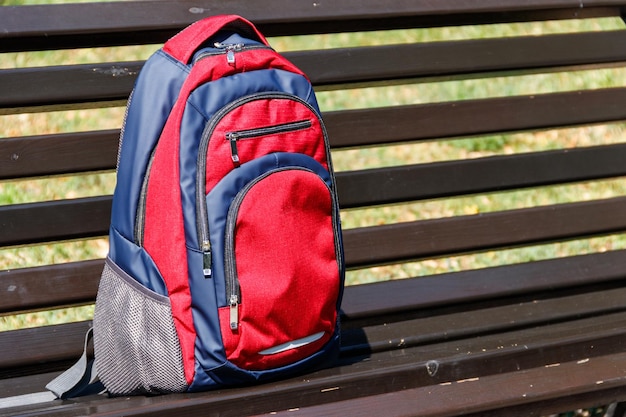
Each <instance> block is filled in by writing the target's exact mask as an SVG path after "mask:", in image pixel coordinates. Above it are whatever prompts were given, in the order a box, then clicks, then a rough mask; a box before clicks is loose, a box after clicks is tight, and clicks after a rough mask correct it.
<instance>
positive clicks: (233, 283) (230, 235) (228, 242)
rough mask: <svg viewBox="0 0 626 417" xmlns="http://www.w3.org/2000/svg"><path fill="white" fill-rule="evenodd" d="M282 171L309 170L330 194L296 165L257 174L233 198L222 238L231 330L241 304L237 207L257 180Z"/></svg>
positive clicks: (334, 209)
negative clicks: (237, 251)
mask: <svg viewBox="0 0 626 417" xmlns="http://www.w3.org/2000/svg"><path fill="white" fill-rule="evenodd" d="M284 171H304V172H309V173H311V174H313V175H315V176H316V177H318V178H319V179H320V181H321V182H322V183H323V184H324V185H325V186H326V188H327V189H328V192H329V193H330V194H331V195H332V190H331V189H330V187H329V186H328V184H326V182H325V181H324V180H323V179H322V178H320V177H319V175H318V174H317V173H315V172H314V171H312V170H310V169H308V168H304V167H298V166H287V167H281V168H276V169H273V170H271V171H267V172H265V173H263V174H262V175H260V176H258V177H257V178H255V179H254V180H252V181H250V182H249V183H248V184H246V185H245V187H243V188H242V189H241V190H239V192H238V193H237V195H235V198H234V199H233V201H232V203H231V205H230V208H229V209H228V214H227V215H226V226H225V238H224V275H225V277H224V281H225V288H226V300H228V306H229V322H230V328H231V330H237V328H238V327H239V304H241V301H242V300H241V288H240V286H239V276H238V274H237V261H236V259H235V229H236V226H237V216H238V213H239V208H240V207H241V203H242V202H243V200H244V199H245V198H246V195H247V194H248V192H249V191H250V189H252V187H254V186H255V185H256V184H258V183H259V182H261V181H263V180H264V179H266V178H267V177H269V176H270V175H272V174H276V173H278V172H284ZM336 203H337V202H336V200H335V199H331V210H332V222H333V231H334V233H333V235H334V236H335V238H334V240H335V241H334V245H335V251H337V248H338V244H339V242H338V232H339V231H338V230H337V228H336V224H337V206H336ZM337 262H338V263H339V262H341V260H340V259H339V258H337Z"/></svg>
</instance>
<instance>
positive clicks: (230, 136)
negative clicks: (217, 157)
mask: <svg viewBox="0 0 626 417" xmlns="http://www.w3.org/2000/svg"><path fill="white" fill-rule="evenodd" d="M226 139H227V140H228V141H230V158H231V159H232V160H233V165H235V168H239V166H240V165H241V162H240V161H239V151H238V150H237V140H238V139H239V136H237V134H236V133H227V134H226Z"/></svg>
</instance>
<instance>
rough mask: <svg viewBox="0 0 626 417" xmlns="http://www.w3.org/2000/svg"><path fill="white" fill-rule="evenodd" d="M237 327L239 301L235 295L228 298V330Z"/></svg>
mask: <svg viewBox="0 0 626 417" xmlns="http://www.w3.org/2000/svg"><path fill="white" fill-rule="evenodd" d="M237 327H239V299H238V297H237V295H236V294H231V296H230V329H231V330H237Z"/></svg>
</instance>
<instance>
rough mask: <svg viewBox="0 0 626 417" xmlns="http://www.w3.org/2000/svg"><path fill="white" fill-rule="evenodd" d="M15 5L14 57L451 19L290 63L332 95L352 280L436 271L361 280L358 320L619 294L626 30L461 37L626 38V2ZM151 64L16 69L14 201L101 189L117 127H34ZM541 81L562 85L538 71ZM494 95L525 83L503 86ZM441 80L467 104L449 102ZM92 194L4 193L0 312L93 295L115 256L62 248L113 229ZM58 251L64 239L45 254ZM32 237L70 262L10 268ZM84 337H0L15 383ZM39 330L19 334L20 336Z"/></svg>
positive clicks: (9, 113)
mask: <svg viewBox="0 0 626 417" xmlns="http://www.w3.org/2000/svg"><path fill="white" fill-rule="evenodd" d="M270 4H271V5H270ZM2 9H3V10H2V13H0V27H1V28H3V30H2V31H0V53H9V52H18V51H41V50H65V49H71V48H93V47H108V46H120V45H137V44H156V45H157V46H155V47H154V49H156V48H157V47H158V44H160V43H162V42H163V41H164V40H166V39H167V38H168V37H169V36H171V35H173V34H174V33H176V32H177V31H178V30H180V29H181V28H183V27H184V26H186V25H187V24H189V23H191V22H193V21H195V20H197V19H199V18H201V17H204V16H206V15H208V14H218V13H238V14H242V15H244V16H245V17H247V18H249V19H250V20H252V21H253V22H255V23H256V24H257V25H258V27H259V28H260V30H261V31H262V32H263V33H264V34H266V35H267V36H269V37H275V36H289V37H291V36H296V35H318V34H333V33H343V32H356V31H359V32H370V31H374V30H380V31H385V30H397V29H402V30H404V29H407V30H408V29H410V28H412V29H413V28H423V27H428V28H450V29H449V30H448V31H447V32H446V31H444V29H440V32H438V33H439V34H440V36H441V37H442V39H441V40H440V41H437V42H422V41H418V40H419V36H422V35H420V33H421V32H419V31H414V32H411V34H410V36H409V40H408V41H407V42H406V43H403V44H390V43H388V42H386V37H387V36H389V38H390V39H392V38H393V37H392V36H390V35H389V34H387V33H386V32H380V33H377V34H376V35H372V36H370V37H369V39H370V42H372V40H374V41H375V42H372V43H373V44H372V45H370V46H350V47H342V48H323V47H321V46H320V47H318V45H317V42H318V40H319V39H321V38H316V37H313V38H311V39H312V40H310V41H307V43H309V42H310V43H312V44H313V49H309V50H302V51H291V52H286V53H285V55H286V56H287V57H288V58H289V59H291V60H292V61H293V62H294V63H295V64H296V65H297V66H299V67H300V68H302V69H303V70H304V71H305V72H306V73H307V74H308V75H309V77H310V78H311V80H312V82H313V84H314V85H315V87H316V90H317V91H319V92H320V93H321V94H322V96H324V94H326V97H327V98H326V99H325V100H326V101H322V106H323V107H324V105H326V106H327V107H326V108H325V109H324V108H323V110H326V111H325V114H324V117H325V120H326V123H327V127H328V131H329V136H330V140H331V145H332V147H333V150H334V152H335V153H336V156H335V159H336V164H337V165H338V168H339V170H340V172H339V173H338V174H337V181H338V188H339V193H340V196H339V198H340V204H341V206H342V209H343V210H344V214H343V216H344V227H345V231H344V242H345V247H346V249H345V251H346V262H347V265H348V268H349V269H350V270H351V272H350V274H349V280H350V283H351V284H358V283H361V282H365V281H371V280H380V279H386V278H390V277H391V278H403V277H411V276H418V275H421V276H425V277H424V278H421V279H416V280H407V281H406V282H405V283H403V284H402V286H399V287H398V290H397V291H396V292H385V293H384V294H381V295H380V297H376V296H371V297H369V298H364V297H360V298H359V297H353V296H352V295H353V294H358V293H359V292H360V291H366V290H365V288H371V287H369V286H367V285H361V286H357V285H355V286H353V287H352V288H349V289H348V290H347V291H346V302H345V305H344V315H345V316H346V318H347V319H354V320H357V319H365V318H364V317H374V316H375V315H378V316H379V317H380V316H381V315H383V314H393V313H394V311H399V310H400V309H401V308H406V306H411V308H413V309H416V310H420V309H424V310H425V309H437V308H441V309H445V308H449V307H450V306H453V305H457V304H459V303H469V302H483V303H485V302H489V303H498V300H500V299H504V298H507V297H512V296H514V297H520V298H523V297H528V298H531V297H537V294H541V293H542V292H544V291H548V290H549V291H570V292H571V291H576V289H577V288H586V287H589V286H598V287H602V286H611V285H616V284H615V282H616V280H617V279H620V278H622V277H623V276H624V274H625V272H626V250H624V249H623V248H624V247H626V238H625V237H624V236H623V234H624V232H625V231H626V197H624V196H625V195H626V194H625V193H624V191H625V190H626V187H625V185H626V184H625V183H624V182H623V180H619V178H620V177H622V176H625V175H626V164H625V163H624V161H625V160H626V144H624V143H623V142H624V141H623V138H624V136H625V135H624V134H625V125H624V122H625V121H626V106H625V105H624V103H626V84H625V83H624V79H625V78H624V68H623V65H624V63H625V62H626V30H624V29H623V28H622V29H621V30H619V29H616V30H608V31H606V30H598V31H584V32H578V31H576V32H573V33H555V34H544V35H541V36H533V35H532V34H527V35H519V36H514V37H507V38H482V37H480V35H479V37H476V38H473V39H465V38H464V37H461V38H455V31H457V29H456V28H458V30H459V31H460V30H461V29H460V28H461V27H463V26H466V25H476V24H483V23H504V24H507V25H511V26H514V25H515V24H516V23H517V22H532V21H549V20H562V19H572V18H575V19H583V20H584V19H591V18H594V19H597V18H607V20H606V21H607V22H610V24H612V25H615V27H616V28H618V27H619V24H620V22H621V21H619V17H620V15H622V14H623V13H624V10H626V2H624V1H588V2H585V6H584V7H582V3H580V4H579V2H577V1H565V0H560V1H559V0H554V1H549V2H546V1H545V0H536V1H527V2H523V3H520V2H515V1H493V2H488V3H486V4H485V5H484V7H482V8H480V9H476V8H475V7H470V6H466V5H465V2H458V1H456V0H440V1H437V2H418V1H416V2H386V3H385V6H384V8H383V9H384V10H381V8H380V2H379V1H377V0H367V1H358V2H353V1H341V2H332V4H331V3H315V2H313V3H311V4H309V5H308V7H303V6H302V5H301V4H300V3H298V2H293V1H290V0H271V1H270V0H268V1H255V2H246V3H245V4H244V3H241V4H239V3H235V4H233V3H232V2H227V3H224V2H215V4H212V5H211V7H210V8H206V9H203V8H201V7H195V6H193V7H192V6H189V3H186V2H137V3H134V2H124V3H111V4H106V3H102V4H71V5H70V4H67V5H54V6H28V7H10V6H5V7H3V8H2ZM78 17H79V18H78ZM611 19H612V20H611ZM43 22H45V24H42V23H43ZM616 22H617V23H616ZM487 31H488V30H487ZM402 33H404V32H402ZM463 33H467V32H463ZM396 35H397V33H396ZM394 36H395V35H394ZM411 36H414V38H411ZM428 36H436V34H434V35H433V34H428ZM448 37H452V38H453V39H448ZM324 39H326V38H324ZM280 41H281V38H277V40H276V42H277V43H278V44H280ZM270 42H272V39H270ZM320 42H321V41H320ZM574 45H575V46H576V47H573V46H574ZM141 65H142V62H141V61H131V62H129V61H120V62H95V63H74V64H65V63H63V62H55V63H54V65H50V66H44V67H29V66H28V65H26V66H20V67H17V68H8V69H1V70H0V117H1V118H3V119H4V120H5V123H4V126H5V127H4V130H5V131H3V132H0V136H4V137H2V138H0V161H1V162H0V194H2V190H3V187H5V188H4V189H5V190H6V189H8V187H17V188H18V189H19V188H20V187H23V188H24V189H25V188H27V187H29V186H30V185H31V184H35V187H47V186H48V184H49V183H48V182H37V181H41V180H40V179H42V178H43V179H48V178H52V179H59V180H61V181H75V178H78V179H79V180H77V182H76V184H85V185H78V186H77V187H86V186H87V185H86V184H90V182H91V183H93V182H99V181H106V180H104V179H102V177H100V176H94V174H98V173H101V172H111V171H112V170H114V168H115V163H116V155H117V142H118V136H119V126H112V127H111V128H107V129H105V130H102V128H97V129H96V130H87V131H85V128H84V126H86V124H85V123H83V124H80V126H81V127H80V128H79V130H78V131H74V130H72V128H71V127H70V128H68V130H67V131H61V132H56V131H45V130H43V131H41V132H36V133H35V134H30V133H26V134H24V133H20V132H23V131H25V132H28V130H27V129H24V128H23V126H21V125H20V124H30V123H33V122H32V121H33V120H36V119H35V117H37V116H35V115H39V114H42V115H45V114H47V113H49V112H67V111H74V112H76V111H80V112H83V111H84V115H85V116H84V117H94V116H93V114H97V113H92V112H91V109H99V108H105V109H107V108H110V107H116V106H118V107H119V106H123V105H124V104H125V101H126V99H127V97H128V95H129V93H130V91H131V89H132V86H133V82H134V80H135V77H136V75H137V73H138V71H139V70H140V68H141ZM590 70H593V71H602V74H603V75H602V77H604V78H605V82H606V85H605V84H602V82H599V84H598V85H582V86H580V87H576V86H575V84H576V82H577V80H578V79H580V78H581V77H582V75H580V74H582V73H584V72H586V71H590ZM541 74H545V78H537V77H536V76H537V75H541ZM555 74H557V75H555ZM558 74H564V75H563V77H565V78H567V77H571V80H572V81H571V82H570V84H569V86H566V87H565V88H564V89H559V88H558V87H557V88H556V90H555V88H554V87H553V86H552V84H553V83H555V82H557V81H558V77H559V76H558ZM533 77H534V78H533ZM531 79H532V80H533V81H532V82H529V81H526V80H531ZM524 83H526V84H524ZM533 83H535V84H536V85H535V84H533ZM543 83H548V84H549V85H548V84H546V85H544V84H543ZM528 84H531V90H530V91H527V90H525V89H524V88H525V85H528ZM490 85H493V86H496V87H498V86H506V89H509V88H510V89H511V91H495V92H493V91H488V87H489V86H490ZM438 86H444V88H443V90H441V91H443V92H444V93H445V94H449V96H441V92H432V91H434V90H436V89H437V88H439V87H438ZM572 86H574V87H572ZM370 87H378V91H382V93H380V92H377V93H376V94H375V93H374V92H373V91H374V90H369V89H368V88H370ZM517 87H520V88H517ZM458 89H461V90H463V91H462V93H461V94H459V93H458V92H455V91H456V90H458ZM503 90H504V88H503ZM339 91H340V92H345V93H346V94H348V95H350V94H352V97H356V96H360V97H367V96H368V95H369V94H372V95H373V97H375V99H374V102H373V103H372V104H373V107H363V108H349V107H350V101H351V99H350V98H348V99H346V98H345V96H343V100H345V102H344V103H343V104H342V103H340V104H338V105H336V106H334V108H331V107H333V102H334V100H338V97H340V96H339V95H337V92H339ZM438 91H439V90H438ZM435 94H439V95H437V96H436V97H437V98H433V96H434V95H435ZM385 95H386V96H385ZM348 97H351V96H348ZM442 97H443V98H442ZM383 100H384V101H383ZM398 103H400V104H398ZM342 105H343V106H344V107H345V108H342ZM61 114H65V113H61ZM73 114H74V115H76V113H73ZM82 115H83V113H79V114H78V117H82ZM17 125H20V126H17ZM11 126H14V127H15V128H12V127H11ZM14 132H18V133H14ZM522 132H523V135H522ZM522 138H525V139H522ZM528 138H530V139H528ZM528 143H531V144H532V146H531V148H530V149H529V150H527V151H526V150H525V149H524V146H527V145H526V144H528ZM81 178H83V179H84V178H87V180H85V181H84V182H81V181H80V179H81ZM34 180H36V181H35V182H33V181H34ZM46 181H47V180H46ZM105 188H106V187H105ZM108 190H109V192H110V191H112V190H111V186H108ZM75 191H76V193H79V195H81V196H82V197H79V198H74V197H75V194H74V193H67V194H66V195H59V196H57V195H54V194H55V193H54V192H51V193H48V194H50V195H51V196H52V197H54V199H50V200H46V201H29V202H26V203H18V204H11V202H10V201H3V205H2V206H0V247H2V248H5V249H4V250H3V251H2V252H0V259H2V258H4V261H2V260H0V267H2V269H3V270H1V271H0V285H1V288H0V314H2V315H11V314H17V313H25V312H32V311H41V310H48V309H52V308H58V307H66V306H80V305H85V304H90V303H92V302H93V300H94V299H95V292H96V288H97V283H98V280H99V275H100V272H101V269H102V259H101V256H103V255H102V254H103V253H106V245H105V244H103V243H102V241H96V243H95V246H96V249H92V250H91V253H90V254H89V255H87V257H88V258H89V259H83V258H82V257H76V259H75V258H74V257H73V256H74V255H72V254H70V255H66V254H65V251H64V250H63V247H71V245H76V244H77V243H76V242H77V241H82V240H92V239H94V238H101V237H103V236H105V235H106V233H107V231H108V225H109V212H110V207H111V197H110V195H108V194H106V193H105V195H95V196H93V195H88V194H82V191H83V190H80V189H78V190H75ZM83 195H86V196H83ZM46 198H48V197H46ZM572 241H573V242H575V243H574V244H570V243H567V242H572ZM57 242H60V243H61V245H64V246H61V247H60V248H59V247H55V248H54V249H50V248H49V247H48V246H45V245H48V244H51V243H57ZM42 245H44V246H42ZM103 245H104V246H103ZM31 246H35V247H39V248H40V249H39V250H40V251H41V252H49V251H57V252H58V254H59V255H58V256H59V257H60V259H62V261H61V262H59V261H58V260H55V259H52V258H51V257H49V256H48V257H46V258H45V259H44V260H43V261H37V260H35V261H34V264H36V265H37V266H26V265H25V264H26V263H27V262H31V260H30V259H24V261H23V262H24V263H21V262H22V261H13V260H12V259H13V258H16V257H19V256H20V255H19V254H20V253H22V252H21V251H23V250H24V251H25V250H26V249H25V248H26V247H31ZM15 248H18V250H16V249H15ZM98 248H99V249H98ZM517 248H521V249H517ZM525 248H526V249H525ZM528 248H530V249H528ZM68 251H71V249H68ZM2 253H3V254H4V255H2ZM34 253H35V255H32V256H33V257H36V256H38V255H36V253H37V252H34ZM29 256H30V255H29ZM24 258H26V256H24ZM528 261H534V262H528ZM1 262H4V266H2V264H1ZM29 265H30V264H29ZM487 267H488V269H481V268H487ZM502 277H506V280H503V279H502ZM389 288H391V287H389ZM409 289H410V290H411V291H407V290H409ZM374 294H375V292H374ZM416 294H419V296H416ZM356 300H358V301H356ZM85 326H86V325H85V324H82V323H79V324H72V325H64V326H60V327H58V328H54V329H52V328H51V330H50V332H59V331H61V332H62V334H64V335H67V337H66V338H63V339H62V340H61V341H60V342H59V344H58V346H57V347H56V350H55V351H54V352H53V353H50V354H46V355H47V356H46V357H41V355H40V352H41V349H40V346H38V345H36V344H31V345H29V346H26V347H25V348H24V349H21V350H20V351H19V352H17V351H16V350H15V349H13V348H12V347H11V346H13V345H12V344H11V345H7V344H5V343H0V369H4V370H5V371H0V372H4V373H5V374H7V373H10V372H12V371H11V369H15V368H17V367H22V368H21V369H22V370H23V366H24V365H25V364H31V365H32V364H33V363H40V362H41V363H43V362H46V363H49V365H45V366H50V368H51V369H52V368H55V367H59V366H60V365H61V364H63V363H64V362H66V361H68V360H71V359H73V357H75V356H76V353H77V350H80V348H81V346H80V343H78V344H76V340H80V337H82V332H83V331H84V327H85ZM28 332H29V330H20V331H17V332H15V333H14V334H12V335H10V336H9V335H8V334H4V335H2V336H4V337H5V338H6V339H7V340H9V338H10V339H11V340H16V339H15V338H16V337H18V338H19V337H22V336H21V335H27V334H28ZM12 333H13V332H12ZM57 334H58V333H57ZM16 335H17V336H16ZM2 336H0V337H2ZM57 339H58V338H57ZM42 343H44V342H42ZM37 366H40V365H37ZM41 366H44V365H41ZM20 372H22V371H20Z"/></svg>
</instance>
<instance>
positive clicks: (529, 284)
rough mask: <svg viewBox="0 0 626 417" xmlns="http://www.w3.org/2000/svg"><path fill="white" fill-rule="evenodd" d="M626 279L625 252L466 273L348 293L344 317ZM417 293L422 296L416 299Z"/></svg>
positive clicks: (360, 288)
mask: <svg viewBox="0 0 626 417" xmlns="http://www.w3.org/2000/svg"><path fill="white" fill-rule="evenodd" d="M624 278H626V250H620V251H611V252H605V253H595V254H590V255H580V256H573V257H567V258H559V259H550V260H544V261H534V262H526V263H522V264H515V265H506V266H498V267H490V268H483V269H476V270H465V271H459V272H451V273H445V274H437V275H432V276H427V277H419V278H411V279H402V280H397V281H385V282H380V283H372V284H366V285H355V286H350V287H348V288H346V293H345V296H344V299H343V303H342V305H341V311H342V314H343V317H345V318H348V319H350V320H352V321H356V320H364V321H367V320H371V319H372V317H375V316H379V317H383V316H388V315H393V314H400V313H401V312H402V311H404V310H423V311H427V310H429V309H434V308H440V307H445V306H448V305H462V304H466V303H474V302H480V301H485V300H489V299H497V298H505V297H513V296H519V295H523V294H530V293H539V294H541V293H544V294H547V293H548V291H556V290H559V289H566V288H571V287H581V286H592V285H598V284H602V283H609V282H615V281H619V280H622V279H624ZM415 294H419V297H416V296H415Z"/></svg>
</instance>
